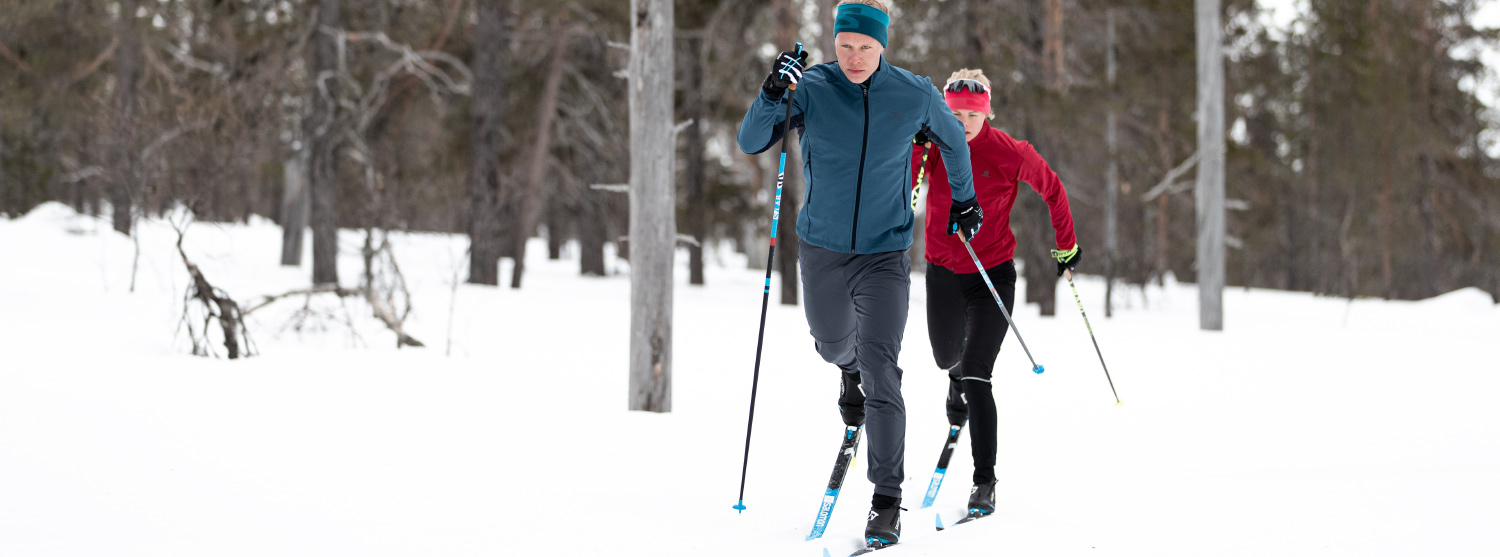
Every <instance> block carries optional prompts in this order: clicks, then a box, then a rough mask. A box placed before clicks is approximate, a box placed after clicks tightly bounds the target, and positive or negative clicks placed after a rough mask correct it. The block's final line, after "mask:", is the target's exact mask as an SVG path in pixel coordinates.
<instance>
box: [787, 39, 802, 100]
mask: <svg viewBox="0 0 1500 557" xmlns="http://www.w3.org/2000/svg"><path fill="white" fill-rule="evenodd" d="M797 54H802V43H801V42H798V43H797ZM787 89H791V90H793V91H796V90H797V84H796V83H793V84H791V85H788V86H787Z"/></svg>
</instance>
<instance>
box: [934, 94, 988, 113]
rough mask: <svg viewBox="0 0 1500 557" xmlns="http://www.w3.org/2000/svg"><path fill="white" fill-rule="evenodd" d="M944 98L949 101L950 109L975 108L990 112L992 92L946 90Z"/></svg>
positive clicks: (978, 110) (975, 109) (979, 110)
mask: <svg viewBox="0 0 1500 557" xmlns="http://www.w3.org/2000/svg"><path fill="white" fill-rule="evenodd" d="M943 100H944V101H947V102H948V109H949V110H973V111H976V112H983V113H985V114H989V113H990V92H989V91H985V92H983V93H974V92H970V91H966V90H965V91H944V92H943Z"/></svg>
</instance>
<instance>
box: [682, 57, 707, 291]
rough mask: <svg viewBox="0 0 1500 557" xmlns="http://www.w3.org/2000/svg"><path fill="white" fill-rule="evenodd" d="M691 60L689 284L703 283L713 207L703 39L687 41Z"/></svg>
mask: <svg viewBox="0 0 1500 557" xmlns="http://www.w3.org/2000/svg"><path fill="white" fill-rule="evenodd" d="M684 45H685V48H686V50H685V52H686V54H687V57H688V59H687V60H685V61H684V66H685V68H684V69H685V70H686V71H687V81H686V82H685V83H683V93H682V117H683V118H687V119H689V120H691V121H692V123H691V124H688V127H687V130H685V131H686V134H685V135H684V136H683V146H682V147H683V151H684V152H683V156H684V157H686V158H687V161H686V166H687V168H686V174H685V175H684V176H683V177H684V179H686V180H687V188H686V190H687V191H686V195H687V199H686V202H687V203H686V207H684V208H685V209H686V215H685V216H686V217H687V218H686V220H687V228H688V234H689V235H691V236H692V237H693V239H694V240H697V242H698V243H697V244H693V245H689V246H688V284H694V285H699V286H701V285H703V283H704V281H703V243H704V242H707V241H708V215H707V213H708V211H709V206H708V204H707V200H706V199H705V198H706V196H705V192H704V188H705V185H704V183H703V182H704V179H705V176H704V174H705V173H704V168H703V141H704V140H703V118H704V116H705V114H706V113H705V112H704V110H703V39H702V38H701V37H697V36H694V37H689V38H687V39H686V40H685V41H684Z"/></svg>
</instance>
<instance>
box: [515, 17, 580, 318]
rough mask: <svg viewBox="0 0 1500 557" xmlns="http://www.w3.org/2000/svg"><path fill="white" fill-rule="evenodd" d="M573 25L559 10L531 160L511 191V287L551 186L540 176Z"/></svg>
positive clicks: (518, 276) (523, 268)
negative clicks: (513, 219) (523, 179)
mask: <svg viewBox="0 0 1500 557" xmlns="http://www.w3.org/2000/svg"><path fill="white" fill-rule="evenodd" d="M576 29H577V28H576V27H574V26H573V25H570V24H569V23H568V20H567V12H562V13H559V14H558V15H557V16H556V17H555V18H553V20H552V41H553V42H552V56H551V59H550V61H549V62H548V64H547V80H546V81H545V82H543V83H542V92H541V93H542V95H541V96H542V102H541V108H540V109H539V110H538V111H537V123H536V138H535V139H533V140H532V145H531V148H532V151H531V160H529V161H528V162H527V165H528V166H527V170H526V186H525V187H524V188H522V189H518V190H516V191H515V192H514V193H515V194H516V195H515V196H514V197H515V198H516V201H515V203H514V205H515V206H516V221H517V222H516V229H515V231H514V233H513V234H511V235H510V240H511V242H513V243H512V245H511V253H512V254H514V259H515V262H516V264H515V265H514V266H512V267H511V275H510V287H511V288H520V287H521V274H522V273H524V272H526V241H527V240H528V239H530V238H531V234H532V232H533V231H535V230H536V223H537V219H538V217H539V216H540V215H539V212H540V211H541V208H542V207H543V206H544V205H545V204H546V200H547V198H548V197H549V193H548V192H549V191H550V188H548V187H546V184H544V183H543V178H544V177H545V171H546V168H547V161H548V159H549V158H550V156H549V154H550V151H551V148H552V125H553V123H554V122H556V120H557V96H558V94H557V91H558V88H560V87H561V86H562V78H563V67H564V65H563V56H564V55H565V54H566V53H567V51H568V43H569V41H571V40H572V37H573V33H574V32H575V31H576Z"/></svg>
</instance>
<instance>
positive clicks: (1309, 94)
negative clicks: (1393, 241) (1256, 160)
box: [1302, 41, 1329, 294]
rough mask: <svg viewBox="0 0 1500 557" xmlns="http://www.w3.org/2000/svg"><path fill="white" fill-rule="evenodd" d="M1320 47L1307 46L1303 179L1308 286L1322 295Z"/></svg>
mask: <svg viewBox="0 0 1500 557" xmlns="http://www.w3.org/2000/svg"><path fill="white" fill-rule="evenodd" d="M1317 51H1318V49H1317V47H1316V46H1315V45H1314V43H1313V42H1312V41H1308V46H1307V72H1306V73H1307V89H1306V90H1305V92H1304V93H1303V94H1304V97H1303V100H1302V106H1305V107H1307V124H1306V125H1307V139H1306V142H1307V143H1306V149H1307V164H1305V165H1303V171H1302V172H1303V176H1305V177H1306V179H1307V221H1308V225H1307V237H1308V249H1307V262H1308V265H1307V268H1308V272H1309V273H1310V274H1311V276H1309V277H1308V279H1307V284H1308V286H1309V287H1311V288H1312V291H1313V292H1315V293H1318V294H1327V293H1328V292H1329V288H1328V282H1327V277H1328V273H1329V272H1328V269H1327V266H1326V265H1325V263H1324V260H1323V213H1322V210H1321V209H1320V207H1322V203H1323V200H1322V197H1321V196H1320V195H1319V192H1318V186H1319V184H1318V136H1317V134H1316V132H1315V130H1317V129H1318V127H1317V126H1318V111H1317V106H1318V103H1317V96H1316V95H1315V93H1316V91H1317V89H1316V86H1317V84H1318V72H1317V60H1318V59H1317Z"/></svg>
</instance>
